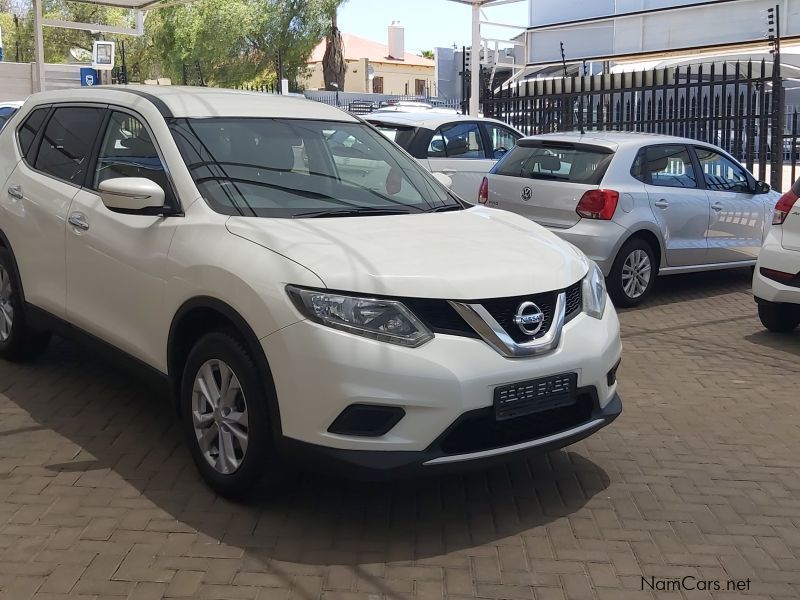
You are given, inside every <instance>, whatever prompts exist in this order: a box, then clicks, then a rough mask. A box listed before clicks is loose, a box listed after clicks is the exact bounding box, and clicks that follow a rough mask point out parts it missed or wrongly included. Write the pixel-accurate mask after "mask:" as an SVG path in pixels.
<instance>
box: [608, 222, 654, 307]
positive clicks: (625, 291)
mask: <svg viewBox="0 0 800 600" xmlns="http://www.w3.org/2000/svg"><path fill="white" fill-rule="evenodd" d="M657 268H658V266H657V265H656V261H655V252H653V248H652V247H651V246H650V244H648V243H647V242H646V241H644V240H642V239H638V238H634V239H632V240H628V241H627V242H625V244H624V245H623V246H622V248H621V249H620V251H619V254H617V258H616V259H615V260H614V264H613V266H612V267H611V273H610V274H609V276H608V278H607V284H608V295H609V296H611V299H612V300H613V301H614V305H615V306H617V307H620V308H630V307H633V306H639V305H640V304H641V303H642V302H644V301H645V300H646V299H647V296H649V295H650V291H651V290H652V289H653V283H654V282H655V279H656V270H657ZM632 270H633V277H631V272H632ZM637 273H638V275H637Z"/></svg>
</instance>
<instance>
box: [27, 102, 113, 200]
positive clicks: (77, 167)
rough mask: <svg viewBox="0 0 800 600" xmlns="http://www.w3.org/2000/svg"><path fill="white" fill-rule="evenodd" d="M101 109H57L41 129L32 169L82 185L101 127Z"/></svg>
mask: <svg viewBox="0 0 800 600" xmlns="http://www.w3.org/2000/svg"><path fill="white" fill-rule="evenodd" d="M105 112H106V111H105V109H104V108H91V107H84V106H80V107H78V106H75V107H63V108H57V109H56V110H55V111H54V112H53V116H52V117H50V120H49V121H48V122H47V126H46V127H45V129H44V136H43V137H42V143H41V145H40V146H39V153H38V154H37V156H36V165H35V168H36V169H38V170H39V171H42V172H43V173H47V174H48V175H51V176H53V177H56V178H58V179H63V180H64V181H68V182H70V183H74V184H76V185H83V177H84V175H85V174H86V166H87V165H88V164H89V158H90V154H91V153H92V146H93V145H94V142H95V138H96V137H97V132H98V131H99V130H100V126H101V125H102V123H103V116H104V115H105Z"/></svg>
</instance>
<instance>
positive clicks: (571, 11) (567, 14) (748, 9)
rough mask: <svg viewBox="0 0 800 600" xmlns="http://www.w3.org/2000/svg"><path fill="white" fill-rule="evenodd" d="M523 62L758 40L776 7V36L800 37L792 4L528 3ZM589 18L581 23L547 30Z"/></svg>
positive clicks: (672, 0)
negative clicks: (770, 10)
mask: <svg viewBox="0 0 800 600" xmlns="http://www.w3.org/2000/svg"><path fill="white" fill-rule="evenodd" d="M529 1H530V8H531V23H532V24H533V26H534V27H543V28H541V29H532V30H529V31H528V63H529V64H541V63H556V62H559V61H560V60H561V50H560V46H559V43H560V42H564V51H565V54H566V57H567V60H568V61H569V60H582V59H591V58H602V57H613V56H619V55H629V54H639V53H659V52H669V51H675V50H681V49H690V48H701V47H708V46H714V45H720V44H735V43H741V42H748V41H759V40H761V41H763V40H764V33H765V31H766V28H767V25H766V15H765V14H764V13H763V12H762V11H765V10H766V9H767V8H770V7H773V6H775V4H776V3H777V4H780V5H781V33H782V35H783V36H800V2H798V1H797V0H736V1H735V2H720V1H719V0H718V1H717V2H716V3H714V4H706V5H702V6H690V5H694V4H697V1H698V0H616V1H615V0H591V2H587V1H586V0H561V1H560V2H558V3H555V2H545V1H543V0H529ZM664 6H671V7H680V6H688V7H685V8H678V9H677V10H669V11H663V12H654V13H645V14H639V15H630V14H628V15H626V14H625V13H630V12H632V11H639V10H649V9H655V8H662V7H664ZM584 18H591V19H592V20H591V21H588V22H585V23H576V24H573V25H562V26H559V25H552V23H564V22H567V21H571V20H575V19H584Z"/></svg>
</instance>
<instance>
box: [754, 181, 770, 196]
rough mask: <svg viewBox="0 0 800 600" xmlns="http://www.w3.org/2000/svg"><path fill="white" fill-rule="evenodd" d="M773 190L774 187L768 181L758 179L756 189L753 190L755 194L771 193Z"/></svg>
mask: <svg viewBox="0 0 800 600" xmlns="http://www.w3.org/2000/svg"><path fill="white" fill-rule="evenodd" d="M771 191H772V188H771V187H770V185H769V184H768V183H767V182H766V181H756V185H755V190H753V193H754V194H769V193H770V192H771Z"/></svg>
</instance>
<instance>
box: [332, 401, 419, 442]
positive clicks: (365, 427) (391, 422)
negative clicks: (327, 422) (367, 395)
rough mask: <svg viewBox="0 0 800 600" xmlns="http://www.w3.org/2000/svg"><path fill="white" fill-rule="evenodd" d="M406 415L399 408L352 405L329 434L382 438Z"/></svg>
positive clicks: (340, 415) (337, 419)
mask: <svg viewBox="0 0 800 600" xmlns="http://www.w3.org/2000/svg"><path fill="white" fill-rule="evenodd" d="M405 415H406V411H404V410H403V409H402V408H400V407H399V406H380V405H375V404H351V405H350V406H348V407H347V408H345V409H344V410H343V411H342V412H341V413H340V414H339V416H338V417H336V419H334V421H333V423H331V426H330V427H328V433H335V434H338V435H353V436H358V437H380V436H382V435H384V434H386V433H389V431H391V429H392V427H394V426H395V425H397V424H398V423H399V422H400V419H402V418H403V417H404V416H405Z"/></svg>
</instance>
